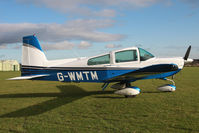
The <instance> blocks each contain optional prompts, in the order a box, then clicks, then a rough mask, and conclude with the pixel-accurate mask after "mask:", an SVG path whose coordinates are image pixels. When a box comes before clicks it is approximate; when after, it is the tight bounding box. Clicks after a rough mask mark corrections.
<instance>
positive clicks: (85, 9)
mask: <svg viewBox="0 0 199 133" xmlns="http://www.w3.org/2000/svg"><path fill="white" fill-rule="evenodd" d="M16 1H18V2H21V3H25V4H34V5H37V6H40V7H43V6H45V7H47V8H51V9H54V10H57V11H60V12H63V13H67V14H68V15H70V14H73V15H74V14H76V15H84V16H101V17H114V16H115V14H116V12H115V10H112V9H113V8H117V9H125V8H129V9H131V8H137V7H146V6H150V5H152V4H155V3H157V2H159V1H162V0H16ZM110 8H111V9H110ZM96 9H97V10H96Z"/></svg>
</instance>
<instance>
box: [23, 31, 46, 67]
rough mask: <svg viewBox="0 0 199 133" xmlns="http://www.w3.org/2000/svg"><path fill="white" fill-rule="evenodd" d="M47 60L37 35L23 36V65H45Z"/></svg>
mask: <svg viewBox="0 0 199 133" xmlns="http://www.w3.org/2000/svg"><path fill="white" fill-rule="evenodd" d="M46 61H47V59H46V56H45V54H44V51H43V50H42V48H41V46H40V44H39V41H38V39H37V38H36V37H35V35H32V36H25V37H23V46H22V65H25V66H44V64H45V62H46Z"/></svg>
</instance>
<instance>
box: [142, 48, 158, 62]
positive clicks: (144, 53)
mask: <svg viewBox="0 0 199 133" xmlns="http://www.w3.org/2000/svg"><path fill="white" fill-rule="evenodd" d="M139 52H140V61H145V60H148V59H150V58H153V57H154V56H153V55H152V54H151V53H149V52H148V51H146V50H144V49H142V48H139Z"/></svg>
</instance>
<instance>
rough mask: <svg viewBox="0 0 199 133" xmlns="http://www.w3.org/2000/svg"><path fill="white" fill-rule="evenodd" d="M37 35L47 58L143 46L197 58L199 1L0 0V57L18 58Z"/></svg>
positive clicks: (156, 51) (166, 54) (160, 54)
mask: <svg viewBox="0 0 199 133" xmlns="http://www.w3.org/2000/svg"><path fill="white" fill-rule="evenodd" d="M33 34H36V36H37V38H38V39H39V41H40V44H41V46H42V48H43V49H44V52H45V54H46V56H47V58H48V59H49V60H53V59H62V58H73V57H89V56H94V55H97V54H101V53H106V52H109V51H111V50H116V49H122V48H126V47H133V46H137V47H141V48H144V49H146V50H148V51H149V52H151V53H152V54H154V55H155V56H157V57H175V56H177V57H179V56H181V57H182V56H184V54H185V52H186V49H187V48H188V46H189V45H191V46H192V51H191V54H190V57H191V58H194V59H196V58H197V59H198V58H199V0H73V1H71V0H0V60H4V59H15V60H18V61H19V62H20V61H21V46H22V37H23V36H27V35H33Z"/></svg>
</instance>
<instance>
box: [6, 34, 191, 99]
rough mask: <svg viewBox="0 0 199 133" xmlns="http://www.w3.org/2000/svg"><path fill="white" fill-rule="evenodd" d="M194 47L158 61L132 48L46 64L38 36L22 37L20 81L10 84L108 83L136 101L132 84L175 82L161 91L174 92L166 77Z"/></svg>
mask: <svg viewBox="0 0 199 133" xmlns="http://www.w3.org/2000/svg"><path fill="white" fill-rule="evenodd" d="M190 50H191V46H189V48H188V49H187V52H186V54H185V56H184V58H182V57H179V58H156V57H155V56H153V55H152V54H151V53H149V52H147V51H146V50H144V49H142V48H138V47H130V48H125V49H120V50H115V51H110V52H109V53H106V54H101V55H97V56H93V57H88V58H87V57H82V58H70V59H63V60H47V58H46V56H45V54H44V51H43V50H42V48H41V46H40V43H39V41H38V39H37V38H36V36H35V35H31V36H25V37H23V46H22V67H21V77H15V78H10V79H9V80H22V79H28V80H49V81H61V82H97V83H104V85H103V86H102V89H103V90H104V89H105V88H106V87H107V86H108V84H109V83H112V82H114V83H115V84H113V85H112V86H111V88H114V89H117V91H115V93H116V94H120V95H124V96H125V97H134V96H136V95H138V94H139V93H140V89H139V88H138V87H135V86H131V82H134V81H136V80H144V79H162V80H169V81H172V84H166V85H163V86H160V87H158V90H160V91H170V92H171V91H175V89H176V87H175V83H174V81H173V80H171V79H167V77H169V76H172V75H175V74H176V73H178V72H179V71H180V70H182V68H183V66H184V61H185V60H187V59H188V57H189V53H190Z"/></svg>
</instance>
